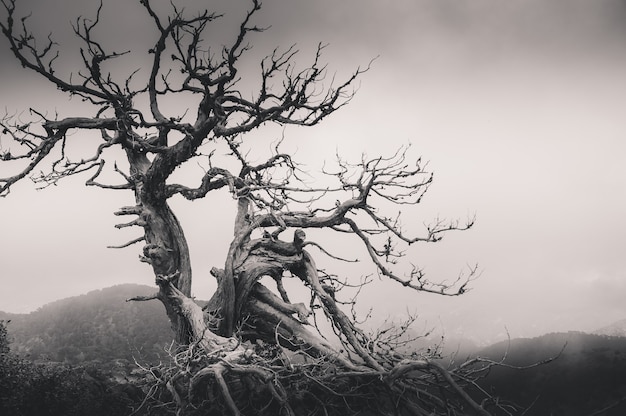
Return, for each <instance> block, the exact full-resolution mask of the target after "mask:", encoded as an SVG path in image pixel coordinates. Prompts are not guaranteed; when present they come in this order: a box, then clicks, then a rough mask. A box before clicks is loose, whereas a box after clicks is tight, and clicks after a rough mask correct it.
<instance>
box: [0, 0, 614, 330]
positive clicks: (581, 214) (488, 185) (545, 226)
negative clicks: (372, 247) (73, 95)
mask: <svg viewBox="0 0 626 416" xmlns="http://www.w3.org/2000/svg"><path fill="white" fill-rule="evenodd" d="M24 3H25V4H26V5H28V6H27V7H25V8H30V7H32V8H34V9H35V12H34V14H33V21H36V22H38V24H40V25H41V26H40V30H41V32H42V33H43V34H44V35H45V34H47V33H48V32H49V31H54V33H55V36H57V35H56V33H58V37H57V38H58V39H59V41H60V42H63V41H64V42H66V43H65V44H71V40H70V39H71V38H70V37H69V35H68V34H69V30H70V28H69V26H68V24H67V23H68V22H69V20H70V17H71V16H75V15H76V14H79V13H84V14H93V12H94V11H95V7H96V6H95V4H94V5H85V4H83V3H81V2H75V3H76V4H73V3H74V2H67V1H65V2H59V1H54V2H52V1H47V2H43V1H35V0H30V1H26V2H24ZM57 3H58V4H57ZM104 3H105V5H104V14H105V18H113V19H115V21H116V23H115V24H113V25H109V26H107V27H106V28H105V27H103V28H102V30H101V33H102V36H103V37H104V38H105V39H106V41H107V43H110V44H111V45H113V44H115V43H116V42H121V43H122V45H121V46H120V48H118V49H127V48H131V47H135V46H136V45H137V47H139V48H140V50H142V51H145V50H147V48H149V47H150V46H152V45H151V44H152V40H151V39H152V38H151V37H150V35H151V33H152V32H150V30H151V28H150V30H143V28H146V27H147V26H146V24H148V23H149V22H148V21H147V20H146V18H145V16H143V15H141V13H139V14H137V12H140V11H141V9H140V7H139V6H138V5H137V4H135V2H128V4H125V3H127V2H124V1H121V0H113V1H111V0H108V1H107V0H105V2H104ZM194 3H195V4H196V5H197V4H206V2H199V1H195V2H194V1H191V0H188V1H184V2H182V1H179V2H178V4H184V5H186V6H187V9H188V10H194V7H195V5H194ZM52 4H54V7H52V6H51V5H52ZM214 4H215V8H216V9H217V10H218V11H220V12H225V13H226V17H225V19H224V24H223V25H222V26H220V28H222V29H220V31H218V32H217V33H216V34H215V35H216V38H219V37H220V35H222V36H224V37H227V36H228V33H227V30H228V29H227V27H228V26H229V25H228V24H227V23H228V22H231V21H232V22H235V21H237V20H238V19H239V18H240V17H241V15H242V13H243V12H244V10H245V9H246V8H247V6H248V5H247V2H243V1H241V2H239V1H237V2H225V1H222V2H214ZM31 5H32V6H31ZM625 12H626V4H625V2H623V1H618V0H598V1H586V0H526V1H524V0H512V1H507V2H502V1H499V0H465V1H458V0H419V1H415V0H399V1H388V2H381V1H357V0H350V1H342V2H334V1H330V0H324V1H314V2H313V1H304V0H297V1H286V0H267V1H265V2H264V9H263V10H262V12H261V14H260V16H259V23H260V24H262V25H271V26H272V27H271V29H269V30H268V31H267V32H265V33H263V34H262V35H257V36H256V37H255V38H254V41H253V43H254V50H253V51H252V53H251V57H250V59H252V58H254V57H255V56H262V55H263V54H264V53H267V52H268V51H270V50H271V49H272V48H273V47H275V46H279V45H281V46H284V47H287V46H289V45H291V44H292V43H294V42H297V43H298V46H299V48H300V49H301V51H302V53H301V55H300V56H299V58H298V59H299V61H302V62H303V63H306V62H308V59H307V58H310V57H311V55H310V54H311V53H312V52H313V50H314V47H315V45H316V44H317V42H320V41H321V42H325V43H329V46H328V48H327V49H326V51H325V55H324V58H325V60H326V61H327V62H328V66H329V70H330V71H331V74H332V73H334V72H336V73H337V76H338V77H339V78H341V76H342V75H344V76H345V75H346V74H348V73H349V72H350V71H352V70H354V69H355V68H356V67H357V66H362V67H363V66H367V64H368V63H369V62H370V60H371V59H372V58H375V57H378V58H377V59H376V60H375V61H374V63H373V65H372V68H371V70H370V71H368V72H367V73H366V74H364V76H363V77H362V79H361V83H360V88H359V91H358V93H357V95H356V97H355V98H354V100H353V102H352V103H351V104H350V105H349V106H348V107H346V108H344V109H342V110H340V111H339V112H337V113H336V114H334V115H333V116H332V117H331V118H330V119H328V120H327V121H325V122H324V123H322V125H321V126H319V127H315V128H312V129H287V130H286V133H285V134H286V137H287V141H286V146H287V147H288V148H289V149H293V150H294V151H296V156H297V157H299V158H300V160H305V161H306V162H307V163H308V164H309V165H310V169H311V170H317V169H320V168H321V166H322V164H323V162H324V160H326V159H328V160H330V159H332V158H333V157H334V154H335V151H336V150H337V151H338V152H339V153H342V154H344V155H348V156H352V157H359V155H360V153H361V152H366V153H368V154H369V155H378V154H380V153H381V152H385V151H387V152H388V151H389V150H390V149H393V148H395V147H397V146H400V145H405V144H407V143H411V144H412V147H411V150H412V152H414V155H422V156H423V158H424V159H426V160H429V161H430V162H429V168H430V169H431V170H433V171H434V172H435V183H434V185H433V187H432V188H431V190H430V191H429V193H428V194H427V198H426V199H425V201H424V203H423V205H422V206H421V207H420V208H419V209H418V210H416V211H415V212H414V213H413V212H411V222H412V224H411V225H412V226H414V229H416V230H418V229H419V226H420V225H421V224H422V223H424V222H426V223H427V222H429V221H430V220H431V219H432V218H434V217H435V216H437V215H441V216H444V217H460V218H465V217H466V216H468V215H470V216H471V215H473V214H474V213H475V214H476V216H477V224H476V227H475V228H474V229H472V230H471V231H468V232H464V233H455V234H449V235H447V236H446V237H445V238H444V240H443V241H442V242H441V243H438V244H435V245H427V246H422V247H419V248H418V249H417V250H416V251H412V252H411V256H412V257H411V259H410V260H411V261H415V262H417V263H419V264H420V265H421V266H424V267H425V269H426V271H427V272H428V273H429V274H430V276H431V278H433V279H437V278H438V277H442V278H454V277H455V276H456V274H457V273H458V272H459V271H460V270H462V269H463V268H464V267H465V266H466V265H467V264H474V263H479V264H480V266H481V270H482V274H481V277H480V279H479V280H477V281H475V282H474V283H473V285H472V287H473V290H472V291H471V292H469V293H468V294H466V295H464V296H463V297H457V298H441V297H438V296H434V295H428V294H416V293H414V292H407V291H406V290H404V289H403V288H399V287H396V286H395V285H394V284H393V283H391V282H387V283H386V284H384V285H383V284H382V283H379V282H377V281H376V279H375V283H374V285H373V286H372V288H371V289H370V290H369V291H366V292H364V293H363V295H362V302H363V303H365V304H370V303H371V304H373V306H374V313H375V314H376V315H378V316H382V317H383V318H384V317H386V316H391V317H395V316H399V315H401V314H403V313H405V312H406V311H407V310H408V311H409V312H417V313H419V314H420V316H421V317H422V321H421V322H424V323H425V324H424V325H431V326H442V327H443V328H444V329H445V331H446V332H447V333H448V334H458V333H464V334H465V335H468V336H475V337H476V338H481V337H482V338H490V339H491V338H493V337H494V336H496V334H503V333H504V331H505V330H508V331H509V332H510V334H511V336H514V337H515V336H532V335H538V334H541V333H543V332H547V331H557V330H558V331H563V330H593V329H596V328H600V327H602V326H605V325H608V324H610V323H611V322H613V321H616V320H619V319H622V318H626V306H624V305H626V304H625V303H624V302H623V299H622V296H623V294H624V293H626V256H624V254H623V253H624V251H625V250H624V248H625V244H624V242H623V239H624V236H626V218H625V215H624V213H626V144H625V143H626V140H625V137H624V136H625V131H626V119H625V117H624V110H626V77H624V74H625V73H626V72H625V70H626V19H625V17H626V13H625ZM229 19H231V20H229ZM105 21H106V20H105ZM45 25H51V27H46V26H45ZM0 45H1V46H2V50H0V103H1V104H2V106H4V107H5V108H7V110H8V111H9V112H10V113H13V112H15V111H19V110H22V109H25V108H27V107H28V106H34V107H36V108H47V109H48V110H50V114H52V112H53V111H55V109H56V110H57V111H58V112H59V114H61V115H66V114H63V113H64V111H70V110H71V111H73V112H75V111H80V107H79V103H76V102H70V103H68V102H66V101H64V100H63V99H62V96H60V95H59V94H58V93H57V92H55V91H54V89H53V88H50V87H46V83H45V82H42V81H41V80H38V79H37V78H36V77H35V76H34V75H32V74H28V73H25V72H24V71H23V70H21V69H20V68H19V66H18V65H16V64H15V63H14V62H12V60H11V57H10V56H9V53H8V48H7V47H6V42H5V41H2V42H0ZM62 45H63V43H62ZM146 45H147V46H146ZM71 62H72V60H71V58H68V60H67V61H62V63H65V64H66V65H68V66H70V67H71V64H70V63H71ZM133 64H136V63H133ZM130 66H132V65H131V64H129V67H130ZM72 115H75V114H72ZM268 134H269V133H268ZM4 143H5V142H4V141H3V145H4ZM0 169H2V166H0ZM0 172H2V171H1V170H0ZM87 177H88V176H86V177H83V178H74V179H70V180H67V181H66V182H65V183H64V182H61V183H60V185H59V186H58V187H53V188H49V189H46V190H45V191H39V192H36V191H34V190H33V185H32V184H30V183H26V182H25V183H23V184H21V185H20V186H18V187H16V188H15V189H14V190H13V191H12V192H11V194H10V195H9V197H8V198H5V199H2V200H0V214H1V216H0V230H2V231H1V234H0V253H1V254H0V256H1V260H2V268H1V270H0V273H1V277H0V279H2V283H3V285H4V288H3V290H1V291H0V310H4V311H9V312H28V311H31V310H33V309H36V308H37V307H39V306H41V305H43V304H44V303H46V302H49V301H52V300H55V299H58V298H61V297H65V296H71V295H77V294H80V293H85V292H86V291H88V290H92V289H96V288H101V287H106V286H110V285H113V284H118V283H124V282H133V283H143V284H153V282H152V279H153V277H152V274H151V271H150V270H149V268H148V267H146V265H144V264H141V263H139V262H138V261H137V255H138V254H139V252H140V247H131V248H128V249H125V250H108V249H106V248H105V247H106V246H107V245H113V244H119V243H123V242H125V241H126V240H128V239H130V238H133V237H135V236H136V235H134V234H133V231H131V230H123V231H119V230H115V229H114V227H113V225H114V224H115V223H116V220H117V219H118V218H115V217H114V216H113V215H112V213H113V212H114V211H115V210H116V209H117V208H119V207H120V206H123V205H129V204H132V203H133V197H132V194H130V193H116V192H115V191H104V190H100V189H93V188H86V187H84V186H82V183H83V182H84V181H85V180H86V179H87ZM220 201H221V200H219V199H218V200H217V202H216V200H214V199H211V200H207V201H201V202H194V203H185V202H183V201H180V200H174V201H173V205H174V209H175V210H176V211H175V212H177V215H178V216H179V218H180V220H181V222H182V224H183V226H186V227H187V234H188V239H189V243H190V247H191V250H192V253H191V254H192V261H193V267H194V287H193V290H194V294H195V295H196V296H197V297H198V298H201V299H208V298H209V297H210V295H211V290H212V287H213V286H212V285H213V282H212V281H211V279H212V278H211V277H209V276H208V270H209V269H210V268H211V267H212V266H218V267H220V266H222V263H223V259H224V257H223V256H224V255H225V253H226V250H227V244H228V243H227V241H228V240H227V239H219V238H215V236H219V235H224V236H228V234H229V233H230V229H229V227H230V224H229V223H228V218H229V217H228V216H229V215H232V214H229V212H225V213H224V215H225V216H226V217H225V218H226V220H219V221H217V224H213V225H211V224H208V223H207V222H206V221H204V222H201V223H198V222H197V221H196V220H197V219H198V218H202V217H206V215H207V212H208V210H211V209H213V210H214V209H215V205H219V203H220ZM405 221H408V220H405ZM134 232H135V233H136V232H137V231H136V230H135V231H134ZM319 242H322V241H321V240H320V241H319ZM342 254H343V253H342ZM358 270H359V272H361V271H362V272H363V273H367V268H365V267H364V268H362V269H358ZM335 271H336V272H341V270H339V271H337V270H335ZM372 271H373V269H370V270H369V272H372ZM350 273H352V272H350ZM358 277H359V276H358V275H354V278H356V279H358ZM24 293H26V294H27V295H26V296H25V298H24V297H22V296H23V294H24Z"/></svg>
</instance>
